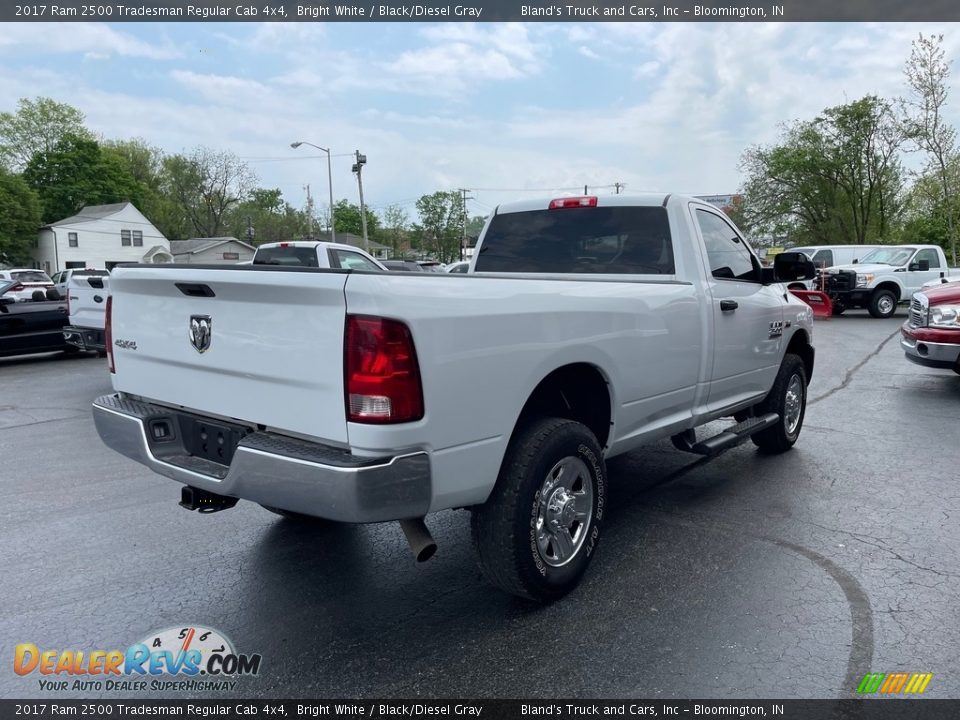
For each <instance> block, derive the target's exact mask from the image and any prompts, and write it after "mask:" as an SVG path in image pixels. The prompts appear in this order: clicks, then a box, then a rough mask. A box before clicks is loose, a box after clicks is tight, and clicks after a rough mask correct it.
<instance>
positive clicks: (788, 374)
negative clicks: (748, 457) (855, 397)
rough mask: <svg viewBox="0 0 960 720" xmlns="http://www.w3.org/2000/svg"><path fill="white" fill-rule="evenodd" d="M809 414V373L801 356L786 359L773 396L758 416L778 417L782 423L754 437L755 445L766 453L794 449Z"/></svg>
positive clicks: (774, 386) (769, 397) (790, 355)
mask: <svg viewBox="0 0 960 720" xmlns="http://www.w3.org/2000/svg"><path fill="white" fill-rule="evenodd" d="M806 411H807V370H806V366H804V364H803V360H801V359H800V357H799V356H798V355H794V354H792V353H788V354H787V355H785V356H784V358H783V362H782V363H781V364H780V370H779V371H778V372H777V379H776V380H775V381H774V383H773V388H771V390H770V393H769V394H768V395H767V397H766V398H764V400H763V402H761V403H760V404H759V405H758V406H757V407H756V413H755V414H756V415H765V414H766V413H777V415H779V416H780V419H779V420H778V421H777V424H776V425H774V426H773V427H770V428H767V429H766V430H761V431H760V432H758V433H757V434H755V435H752V436H751V438H750V439H751V440H753V444H754V445H756V446H757V447H758V448H760V450H762V451H763V452H767V453H782V452H786V451H787V450H789V449H790V448H792V447H793V444H794V443H795V442H797V438H798V437H800V428H802V427H803V416H804V415H805V414H806Z"/></svg>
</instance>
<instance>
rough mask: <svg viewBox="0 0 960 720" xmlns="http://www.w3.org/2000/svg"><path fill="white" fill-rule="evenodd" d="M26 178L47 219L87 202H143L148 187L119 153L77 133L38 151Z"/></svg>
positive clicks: (60, 216)
mask: <svg viewBox="0 0 960 720" xmlns="http://www.w3.org/2000/svg"><path fill="white" fill-rule="evenodd" d="M23 178H24V180H26V182H27V184H28V185H30V187H32V188H33V189H34V190H36V192H37V193H38V195H39V196H40V205H41V208H42V212H43V220H44V222H55V221H57V220H61V219H63V218H65V217H69V216H70V215H73V214H74V213H76V212H78V211H79V210H80V209H81V208H82V207H84V206H85V205H103V204H106V203H116V202H124V201H130V202H133V203H134V204H135V205H140V204H141V200H142V196H143V190H144V188H143V186H142V185H141V184H140V183H138V182H137V181H136V180H134V179H133V177H132V176H131V175H130V173H129V172H127V170H126V168H125V167H124V166H123V163H122V162H121V161H120V160H119V159H118V158H117V157H116V156H114V155H110V154H105V153H103V152H102V151H101V148H100V145H99V144H98V143H97V142H96V141H95V140H90V139H88V138H85V137H79V136H76V135H67V136H65V137H63V138H62V139H61V140H60V141H59V142H58V143H57V144H56V145H55V146H54V147H53V149H52V150H50V151H45V152H40V153H38V154H36V155H34V156H33V158H32V159H31V160H30V162H29V163H27V167H26V168H25V169H24V171H23Z"/></svg>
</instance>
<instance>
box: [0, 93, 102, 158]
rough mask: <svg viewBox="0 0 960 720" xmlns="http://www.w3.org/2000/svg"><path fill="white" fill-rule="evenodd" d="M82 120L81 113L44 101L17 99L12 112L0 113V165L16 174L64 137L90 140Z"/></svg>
mask: <svg viewBox="0 0 960 720" xmlns="http://www.w3.org/2000/svg"><path fill="white" fill-rule="evenodd" d="M83 120H84V116H83V113H82V112H80V111H79V110H77V109H76V108H75V107H72V106H70V105H66V104H64V103H58V102H57V101H55V100H51V99H50V98H46V97H38V98H36V99H34V100H30V99H29V98H21V99H20V100H19V101H18V102H17V111H16V112H13V113H10V112H3V113H0V165H3V166H4V167H6V168H8V169H10V170H14V171H20V170H22V169H23V168H25V167H26V165H27V163H29V162H30V160H31V159H32V158H33V157H34V156H35V155H40V154H43V153H49V152H51V151H52V150H53V148H54V147H55V146H56V145H57V143H59V142H60V141H61V140H62V139H63V138H64V137H66V136H67V135H72V136H74V137H82V138H86V139H88V140H92V139H93V134H92V133H91V132H90V131H89V130H87V128H86V127H84V125H83Z"/></svg>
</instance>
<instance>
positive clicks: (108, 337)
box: [103, 295, 117, 373]
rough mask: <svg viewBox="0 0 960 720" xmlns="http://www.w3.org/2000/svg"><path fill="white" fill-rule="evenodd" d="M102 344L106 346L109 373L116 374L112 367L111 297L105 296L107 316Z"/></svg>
mask: <svg viewBox="0 0 960 720" xmlns="http://www.w3.org/2000/svg"><path fill="white" fill-rule="evenodd" d="M103 344H104V345H106V346H107V365H108V366H109V367H110V372H112V373H116V372H117V370H116V368H115V367H114V366H113V295H108V296H107V316H106V318H105V319H104V322H103Z"/></svg>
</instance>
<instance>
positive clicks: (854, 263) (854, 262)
mask: <svg viewBox="0 0 960 720" xmlns="http://www.w3.org/2000/svg"><path fill="white" fill-rule="evenodd" d="M858 262H860V258H854V259H853V262H852V263H851V264H852V265H856V264H857V263H858Z"/></svg>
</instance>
